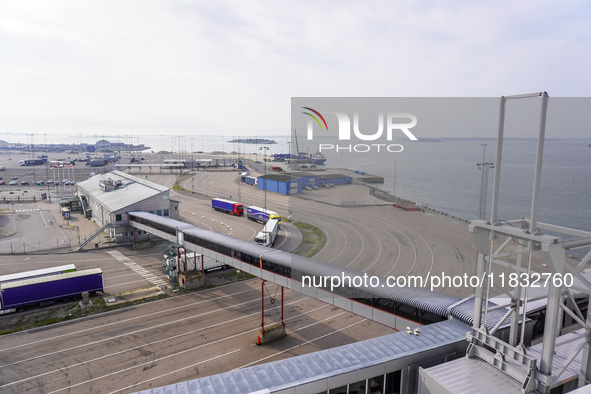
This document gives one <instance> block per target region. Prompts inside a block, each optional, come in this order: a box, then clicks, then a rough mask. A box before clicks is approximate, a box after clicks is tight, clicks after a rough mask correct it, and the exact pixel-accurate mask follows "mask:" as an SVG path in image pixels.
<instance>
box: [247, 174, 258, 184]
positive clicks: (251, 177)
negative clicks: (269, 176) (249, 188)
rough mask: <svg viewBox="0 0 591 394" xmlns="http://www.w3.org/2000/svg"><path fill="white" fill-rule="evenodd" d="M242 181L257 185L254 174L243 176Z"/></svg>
mask: <svg viewBox="0 0 591 394" xmlns="http://www.w3.org/2000/svg"><path fill="white" fill-rule="evenodd" d="M244 182H246V183H247V184H249V185H253V186H256V185H257V178H256V177H254V176H245V177H244Z"/></svg>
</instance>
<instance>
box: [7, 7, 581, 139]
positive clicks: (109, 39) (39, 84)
mask: <svg viewBox="0 0 591 394" xmlns="http://www.w3.org/2000/svg"><path fill="white" fill-rule="evenodd" d="M0 54H1V56H0V139H6V136H7V135H9V133H12V134H13V135H18V134H19V133H22V135H25V133H41V134H43V133H49V134H52V133H55V134H70V135H71V134H89V135H90V134H96V133H98V134H103V135H139V136H141V135H163V134H171V135H203V134H205V135H215V134H220V135H241V136H250V135H252V136H272V135H289V133H290V131H289V130H290V117H291V112H290V111H291V107H290V102H291V98H292V97H500V96H502V95H512V94H521V93H531V92H539V91H547V92H548V93H549V94H550V96H551V97H589V96H591V94H590V93H591V72H590V70H591V5H590V4H589V3H588V2H587V1H583V0H581V1H570V0H566V1H561V2H559V3H558V2H556V1H555V0H539V1H514V0H511V1H509V0H500V1H494V2H493V1H478V2H466V1H445V0H444V1H410V0H409V1H395V2H394V1H389V0H386V1H381V0H376V1H371V2H360V1H349V0H344V1H321V2H319V1H306V0H305V1H297V2H296V1H290V2H288V1H257V0H250V1H237V0H236V1H216V2H211V1H189V0H168V1H155V0H141V1H134V0H128V1H113V0H101V1H98V0H88V1H73V0H70V1H60V0H52V1H51V2H48V1H36V0H31V1H21V0H3V1H2V2H0ZM588 112H590V113H591V111H588ZM588 131H589V128H587V129H586V130H584V129H582V128H578V129H573V128H568V130H565V131H564V133H565V134H564V136H565V137H589V136H590V135H591V133H589V132H588ZM449 136H450V137H454V136H463V137H465V136H466V135H449ZM12 139H13V140H14V139H15V138H14V137H13V138H12Z"/></svg>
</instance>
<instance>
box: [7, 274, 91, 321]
mask: <svg viewBox="0 0 591 394" xmlns="http://www.w3.org/2000/svg"><path fill="white" fill-rule="evenodd" d="M102 291H103V271H102V270H101V269H100V268H92V269H86V270H81V271H75V272H67V273H63V274H56V275H50V276H43V277H37V278H32V279H23V280H19V281H14V282H8V283H2V284H0V303H1V307H2V310H1V312H0V314H3V313H9V312H14V311H16V310H19V309H24V308H25V307H26V306H29V305H35V304H40V303H45V302H49V301H55V300H59V299H62V298H67V297H78V296H80V295H82V293H94V292H102Z"/></svg>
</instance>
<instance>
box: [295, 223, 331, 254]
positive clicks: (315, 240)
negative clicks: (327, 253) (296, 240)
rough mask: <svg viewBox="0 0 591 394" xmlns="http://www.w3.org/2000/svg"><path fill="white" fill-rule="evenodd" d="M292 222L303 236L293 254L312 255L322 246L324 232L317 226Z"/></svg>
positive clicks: (324, 240)
mask: <svg viewBox="0 0 591 394" xmlns="http://www.w3.org/2000/svg"><path fill="white" fill-rule="evenodd" d="M293 224H294V226H296V227H297V228H298V229H299V230H300V232H301V233H302V236H303V240H302V243H301V245H300V246H298V247H297V249H296V250H294V251H293V253H294V254H299V255H301V256H304V257H312V256H314V255H315V254H316V253H318V252H319V251H320V250H321V249H322V248H323V247H324V243H325V242H326V239H325V237H324V233H323V232H322V230H320V229H319V228H318V227H316V226H312V225H311V224H308V223H302V222H294V223H293Z"/></svg>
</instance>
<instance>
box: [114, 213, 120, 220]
mask: <svg viewBox="0 0 591 394" xmlns="http://www.w3.org/2000/svg"><path fill="white" fill-rule="evenodd" d="M115 221H116V222H120V221H121V214H120V213H118V214H116V215H115Z"/></svg>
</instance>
